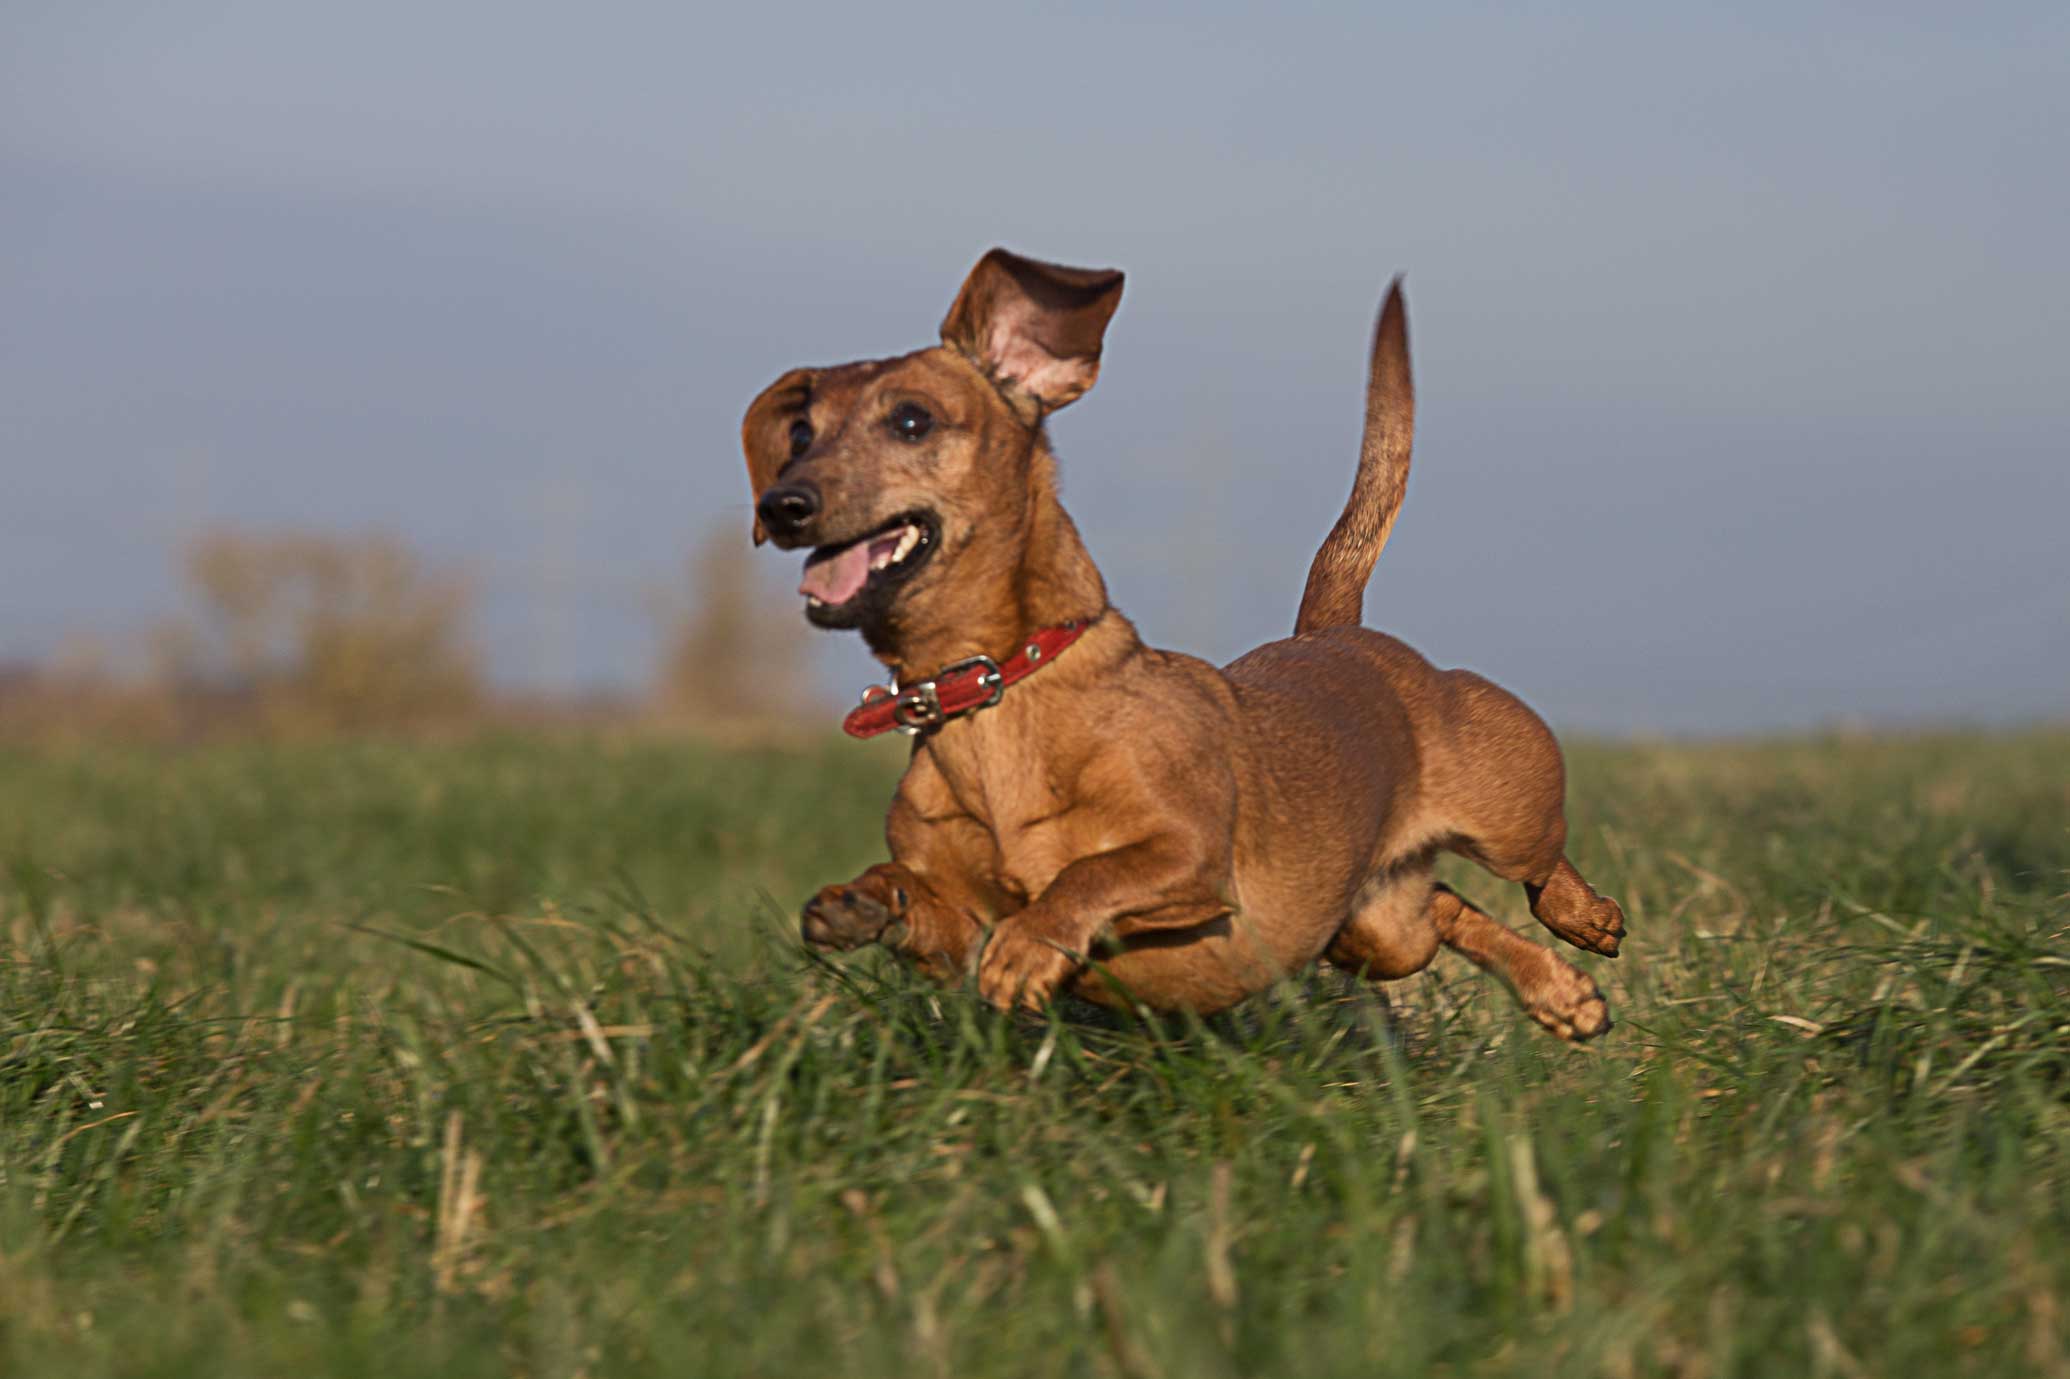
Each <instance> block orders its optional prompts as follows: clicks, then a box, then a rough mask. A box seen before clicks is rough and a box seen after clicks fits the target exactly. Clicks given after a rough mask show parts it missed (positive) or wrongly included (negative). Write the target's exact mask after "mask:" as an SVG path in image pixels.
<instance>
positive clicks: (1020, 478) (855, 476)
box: [741, 249, 1121, 644]
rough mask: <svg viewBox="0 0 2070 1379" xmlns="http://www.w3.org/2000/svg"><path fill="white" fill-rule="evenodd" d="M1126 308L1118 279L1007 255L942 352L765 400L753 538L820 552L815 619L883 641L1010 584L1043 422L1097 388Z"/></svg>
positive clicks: (955, 317) (810, 570)
mask: <svg viewBox="0 0 2070 1379" xmlns="http://www.w3.org/2000/svg"><path fill="white" fill-rule="evenodd" d="M1120 301H1121V274H1120V273H1117V272H1111V271H1098V270H1090V269H1081V268H1059V267H1056V266H1054V265H1052V264H1046V263H1038V262H1036V261H1034V260H1032V259H1024V258H1021V257H1019V256H1018V255H1015V254H1010V253H1008V252H1007V251H1006V250H1004V249H994V250H993V251H992V252H991V253H989V254H986V255H985V256H984V258H982V259H980V260H979V261H978V265H977V267H976V268H974V269H972V270H971V273H970V276H969V278H967V279H966V280H965V281H964V284H963V290H962V291H961V292H959V293H958V294H957V296H956V302H955V305H953V306H951V307H950V308H949V314H948V316H947V317H946V318H945V319H944V320H943V321H942V328H941V336H942V343H941V344H940V345H939V346H936V347H933V348H930V349H924V350H918V351H915V352H914V353H912V354H908V355H902V356H900V357H898V358H896V359H882V360H873V361H869V362H865V363H856V364H842V365H839V366H836V367H833V368H823V369H793V370H792V371H791V372H789V373H787V374H785V375H784V376H783V377H781V378H779V379H777V380H776V382H774V383H772V384H770V385H769V387H768V388H767V389H765V390H764V391H763V393H762V395H761V396H760V397H758V398H756V399H755V401H754V403H753V405H751V406H750V407H749V408H748V413H747V419H746V420H745V421H744V422H743V423H742V425H741V442H742V444H743V446H744V447H745V449H746V451H747V465H748V478H749V480H750V481H751V482H752V483H753V485H754V489H755V500H756V501H755V531H754V535H755V542H756V544H757V545H760V544H761V543H762V542H763V541H764V540H769V541H774V542H775V543H776V544H777V545H778V546H781V547H783V548H784V549H786V550H793V549H799V548H810V550H811V554H810V555H809V556H807V557H806V560H805V574H804V578H803V580H802V581H801V582H800V584H799V586H798V592H799V593H801V594H803V595H804V596H805V600H806V604H805V608H806V616H807V617H808V618H810V619H811V620H812V621H813V622H814V623H816V624H818V625H819V626H821V627H853V628H860V629H862V630H863V632H864V634H865V635H866V636H868V637H869V639H870V640H871V642H872V643H873V644H880V643H883V642H885V641H887V640H888V637H887V633H886V629H887V628H888V627H889V626H891V625H892V624H893V623H894V622H895V621H896V620H897V619H898V617H899V616H900V615H902V614H903V613H905V612H908V611H910V610H911V609H912V608H913V607H914V606H915V605H916V604H921V603H926V602H930V601H932V600H935V599H937V598H938V597H940V596H941V595H942V594H943V592H944V591H947V590H951V589H953V588H955V587H957V586H959V585H983V584H994V583H996V582H997V581H999V580H1000V579H1002V578H1011V577H1012V575H1013V572H1014V571H1015V570H1017V569H1019V568H1020V564H1021V559H1020V557H1021V548H1022V543H1024V542H1025V541H1026V539H1027V517H1028V507H1029V493H1030V478H1031V472H1032V466H1033V464H1034V463H1035V455H1036V453H1037V451H1038V449H1039V446H1040V440H1041V434H1042V419H1043V418H1044V417H1045V416H1046V415H1047V414H1048V413H1050V412H1052V411H1054V410H1056V409H1057V408H1059V407H1062V406H1065V405H1066V404H1068V403H1070V402H1072V401H1075V400H1076V399H1077V398H1079V397H1081V396H1083V395H1084V393H1085V391H1086V390H1087V389H1088V388H1090V387H1092V385H1093V380H1094V379H1096V378H1097V377H1098V376H1099V372H1100V342H1101V339H1102V337H1103V336H1104V334H1105V332H1106V329H1107V321H1108V319H1109V318H1110V317H1112V316H1113V314H1114V308H1115V307H1116V306H1118V305H1119V304H1120Z"/></svg>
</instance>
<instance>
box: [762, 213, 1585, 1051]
mask: <svg viewBox="0 0 2070 1379" xmlns="http://www.w3.org/2000/svg"><path fill="white" fill-rule="evenodd" d="M1121 288H1122V275H1121V274H1120V273H1119V272H1116V271H1111V270H1091V269H1081V268H1065V267H1060V266H1057V265H1054V264H1049V263H1043V262H1038V261H1036V260H1033V259H1028V258H1023V257H1021V256H1019V255H1016V254H1013V253H1009V252H1007V251H1006V250H1004V249H994V250H992V251H991V252H990V253H987V254H986V255H985V256H984V257H983V258H982V259H981V260H979V262H978V264H977V266H976V267H975V268H974V269H973V270H972V271H971V273H970V275H969V277H968V279H967V280H966V281H965V282H964V284H963V287H962V289H961V291H960V292H959V293H958V294H957V296H956V299H955V302H954V304H953V305H952V306H951V307H950V308H949V313H948V316H947V317H946V318H945V319H944V320H943V322H942V325H941V344H940V345H938V346H932V347H929V348H925V349H921V350H918V351H915V352H913V353H911V354H904V355H900V356H898V357H896V358H891V359H881V360H872V361H866V362H858V363H851V364H842V365H838V366H833V367H826V368H800V369H793V370H791V371H790V372H788V373H786V374H784V375H783V376H782V377H780V378H778V379H777V380H776V381H775V382H774V383H772V384H771V385H770V386H769V387H768V388H767V389H765V390H764V391H763V392H762V394H761V395H760V396H759V397H757V398H756V399H755V401H754V402H753V404H752V405H750V406H749V408H748V411H747V416H746V419H745V420H744V422H743V423H742V428H741V438H742V444H743V448H744V449H745V451H746V455H747V467H748V475H749V479H750V481H751V483H752V484H753V490H754V495H755V521H754V533H753V535H754V540H755V543H756V544H757V545H760V544H762V543H763V542H764V541H765V540H766V541H771V542H774V543H775V544H776V546H778V547H779V548H781V549H784V550H805V551H808V552H809V554H808V555H807V557H806V560H805V567H804V575H803V578H802V581H801V583H800V585H799V592H800V593H801V594H803V595H804V596H805V599H806V616H807V618H808V619H809V620H810V621H811V622H812V623H814V624H816V625H817V626H819V627H822V628H845V629H854V630H856V631H859V632H860V633H861V634H862V636H863V639H864V641H865V642H867V644H868V645H869V648H870V650H871V652H872V653H873V654H874V655H875V656H876V657H877V659H878V660H879V661H881V662H883V663H884V665H886V666H887V667H888V668H889V669H890V671H891V675H892V685H891V686H890V687H888V688H884V687H879V688H876V689H873V690H872V691H870V692H869V693H868V694H866V696H865V699H864V702H863V703H862V704H861V705H860V706H858V707H857V708H856V709H855V710H854V712H852V713H851V714H850V715H849V718H848V722H847V727H848V729H849V731H850V732H851V733H854V734H856V735H858V736H868V735H872V734H874V733H876V732H880V731H888V730H891V729H893V728H897V729H900V730H903V731H906V732H908V733H910V734H912V754H911V758H910V760H909V762H908V763H907V766H906V769H905V774H904V776H903V777H902V779H901V780H900V782H899V785H898V789H897V792H896V794H895V795H894V796H893V798H892V802H891V807H890V812H889V816H888V818H887V820H886V825H885V833H886V837H887V840H888V842H889V845H890V853H891V857H890V860H889V861H885V862H879V863H877V864H876V865H874V866H871V867H870V868H868V869H867V870H865V871H864V872H863V873H862V874H861V875H860V876H858V877H856V878H855V879H854V880H852V881H846V882H840V883H836V884H833V885H829V886H826V887H825V888H823V889H822V890H820V891H819V892H818V894H817V895H815V896H814V897H813V898H812V899H811V900H810V901H809V902H808V903H807V904H806V905H805V907H804V911H803V915H802V919H801V928H802V933H803V937H804V940H805V942H806V943H807V944H809V945H811V946H813V947H815V948H817V949H822V950H846V949H854V948H859V947H863V946H865V945H870V944H881V945H884V946H886V947H888V948H890V949H892V950H893V951H894V952H896V953H898V954H900V955H901V956H902V957H904V958H905V959H907V960H909V961H910V962H912V963H913V964H915V965H916V966H918V967H919V968H920V969H921V970H922V971H924V972H926V973H928V974H929V975H931V976H933V977H935V978H937V979H939V980H942V981H959V980H966V979H968V978H969V976H970V975H971V974H973V973H974V974H975V977H976V982H977V989H978V991H979V992H980V994H981V995H982V996H983V997H984V998H985V999H986V1000H988V1001H990V1002H991V1003H993V1004H994V1005H996V1006H999V1007H1001V1008H1002V1009H1010V1008H1014V1007H1017V1006H1018V1007H1027V1008H1040V1007H1041V1006H1042V1005H1044V1004H1045V1003H1047V1002H1049V1001H1051V1000H1052V999H1054V998H1056V997H1057V996H1059V995H1060V994H1062V993H1066V992H1068V993H1071V994H1075V995H1077V996H1080V997H1083V998H1086V999H1089V1000H1092V1001H1095V1002H1099V1003H1101V1004H1104V1005H1109V1006H1124V1007H1136V1006H1141V1007H1148V1008H1150V1009H1153V1010H1160V1011H1193V1012H1198V1013H1202V1014H1206V1013H1210V1012H1213V1011H1217V1010H1221V1009H1224V1008H1225V1007H1228V1006H1230V1005H1233V1004H1235V1003H1236V1002H1238V1001H1241V1000H1243V999H1244V998H1245V997H1247V996H1250V995H1253V994H1255V993H1257V992H1258V991H1260V990H1262V989H1264V988H1265V987H1267V986H1270V985H1272V984H1273V983H1275V982H1278V981H1280V980H1282V979H1284V978H1286V977H1288V976H1290V975H1292V974H1295V973H1297V972H1299V971H1301V970H1302V969H1304V968H1305V967H1306V966H1307V965H1308V964H1310V963H1312V962H1314V961H1316V960H1317V959H1323V960H1326V961H1328V962H1330V963H1332V964H1334V965H1336V966H1339V967H1342V968H1346V969H1349V970H1351V971H1353V972H1357V973H1362V974H1364V975H1365V976H1366V977H1368V978H1375V979H1383V980H1385V979H1396V978H1402V977H1407V976H1409V975H1410V974H1412V973H1415V972H1418V971H1421V970H1422V969H1423V968H1424V967H1426V966H1427V965H1428V964H1429V963H1430V962H1431V960H1432V958H1433V957H1434V956H1435V954H1436V953H1437V951H1438V949H1439V948H1440V947H1441V946H1442V947H1447V948H1450V949H1452V950H1453V951H1454V952H1457V953H1459V954H1460V955H1462V956H1463V957H1465V958H1467V959H1468V960H1469V961H1471V962H1473V963H1475V964H1476V965H1478V966H1479V967H1481V968H1483V969H1485V970H1486V971H1488V972H1490V973H1492V974H1493V975H1494V976H1496V977H1497V978H1499V979H1500V980H1501V981H1502V982H1503V983H1504V984H1505V985H1506V986H1507V987H1508V988H1509V989H1510V991H1511V992H1512V994H1513V995H1514V996H1515V998H1516V1000H1517V1002H1518V1004H1519V1005H1520V1006H1521V1008H1522V1009H1523V1010H1524V1012H1525V1013H1526V1014H1528V1015H1529V1016H1530V1018H1531V1019H1533V1020H1535V1021H1536V1022H1537V1023H1538V1024H1540V1025H1542V1026H1544V1027H1545V1028H1546V1029H1548V1030H1550V1031H1551V1032H1552V1033H1553V1034H1555V1035H1557V1036H1559V1037H1560V1038H1562V1039H1568V1040H1585V1039H1590V1038H1593V1037H1595V1036H1596V1035H1599V1034H1601V1033H1603V1032H1604V1031H1605V1030H1607V1029H1608V1028H1609V1027H1610V1017H1609V1010H1608V1007H1607V1006H1606V1004H1605V1002H1604V1000H1603V996H1602V993H1601V991H1600V990H1598V988H1597V986H1596V983H1595V982H1594V981H1592V980H1591V979H1590V978H1589V977H1588V975H1587V974H1586V973H1584V972H1582V971H1580V970H1579V969H1577V968H1576V967H1574V966H1573V965H1572V964H1570V963H1569V962H1567V961H1566V960H1565V959H1564V958H1562V957H1560V956H1559V955H1558V954H1557V953H1555V952H1554V951H1553V950H1551V949H1550V948H1547V947H1545V946H1543V945H1540V944H1538V943H1534V942H1532V941H1531V940H1529V939H1526V938H1525V937H1523V936H1522V935H1521V934H1519V933H1517V932H1515V931H1514V930H1512V929H1510V928H1508V927H1506V926H1504V925H1503V924H1500V923H1498V922H1497V921H1496V920H1494V919H1492V918H1490V917H1489V916H1488V915H1487V914H1486V913H1484V912H1483V911H1481V910H1479V909H1477V908H1475V907H1474V906H1473V905H1472V904H1470V903H1468V902H1467V901H1466V900H1465V899H1463V898H1462V897H1461V896H1459V895H1458V894H1457V893H1456V892H1454V891H1453V890H1451V889H1450V888H1449V887H1446V886H1444V885H1441V884H1439V883H1437V882H1436V881H1435V879H1434V876H1433V863H1434V859H1435V858H1436V856H1437V854H1438V853H1439V852H1441V851H1449V852H1453V853H1456V854H1459V855H1461V856H1464V857H1467V858H1470V859H1471V860H1473V861H1474V862H1476V863H1478V864H1479V865H1480V866H1482V867H1484V868H1486V869H1487V870H1488V871H1490V872H1492V873H1494V874H1495V875H1496V876H1498V877H1501V878H1503V879H1504V880H1507V881H1513V882H1516V883H1519V884H1520V885H1521V886H1522V887H1523V889H1524V894H1525V896H1526V898H1527V900H1528V903H1529V906H1530V909H1531V913H1532V914H1533V915H1535V916H1536V917H1537V918H1538V920H1539V921H1540V922H1541V923H1542V924H1544V925H1545V927H1546V928H1548V929H1550V930H1551V931H1552V932H1553V933H1554V934H1555V935H1557V936H1558V937H1560V938H1561V939H1563V940H1565V941H1566V942H1568V943H1570V944H1573V945H1575V946H1576V947H1579V948H1582V949H1585V950H1587V951H1588V952H1591V953H1597V954H1600V955H1602V956H1604V957H1613V958H1614V957H1616V956H1617V953H1618V949H1619V945H1620V943H1621V941H1622V938H1623V935H1624V914H1623V911H1622V909H1621V908H1620V907H1619V906H1618V904H1617V902H1615V901H1614V900H1610V899H1608V898H1606V897H1604V896H1601V895H1598V894H1597V893H1596V892H1595V891H1594V890H1593V889H1591V888H1590V886H1589V884H1588V883H1587V882H1586V881H1585V880H1583V879H1582V876H1581V874H1580V873H1579V872H1578V871H1576V870H1575V868H1574V865H1573V864H1572V863H1571V862H1570V861H1568V860H1567V858H1566V856H1565V843H1566V836H1567V827H1566V819H1565V812H1564V795H1565V782H1564V768H1563V765H1562V761H1561V756H1560V749H1559V745H1558V743H1557V742H1555V740H1554V738H1553V735H1552V733H1551V732H1550V731H1549V730H1548V729H1547V728H1546V726H1545V724H1544V723H1543V722H1542V721H1540V719H1539V718H1538V717H1537V715H1535V714H1534V713H1532V712H1531V710H1530V709H1528V708H1526V707H1525V706H1524V704H1523V703H1522V702H1521V701H1520V700H1518V699H1517V698H1516V697H1514V696H1513V695H1511V694H1510V693H1508V692H1507V691H1505V690H1503V689H1501V688H1499V687H1498V686H1496V685H1494V684H1493V683H1491V682H1489V681H1488V680H1485V679H1483V678H1481V677H1480V676H1478V675H1475V674H1473V673H1471V672H1468V671H1463V670H1439V669H1436V668H1435V667H1433V666H1432V665H1431V664H1430V663H1429V662H1428V661H1426V660H1425V659H1424V658H1423V657H1422V656H1420V655H1418V654H1417V653H1416V652H1415V651H1413V650H1411V649H1410V648H1409V647H1407V646H1406V645H1404V644H1403V643H1401V642H1399V641H1397V640H1395V639H1394V638H1392V637H1389V636H1386V635H1384V634H1382V633H1379V632H1375V631H1371V630H1368V629H1367V628H1365V627H1362V626H1361V625H1360V616H1361V608H1362V604H1363V600H1364V590H1365V586H1366V582H1367V579H1368V577H1369V576H1370V575H1371V572H1372V569H1373V563H1374V561H1375V560H1376V559H1377V558H1378V557H1379V554H1380V550H1381V547H1382V546H1383V545H1385V544H1386V541H1387V537H1388V533H1389V531H1390V529H1391V528H1392V526H1393V524H1394V519H1395V515H1396V512H1397V510H1398V509H1399V507H1400V505H1401V501H1402V493H1403V489H1404V486H1405V484H1406V481H1407V478H1408V471H1409V449H1410V438H1411V434H1412V431H1413V426H1414V394H1413V390H1412V384H1411V379H1410V371H1409V345H1408V320H1407V309H1406V306H1405V304H1404V302H1403V297H1402V289H1401V280H1400V279H1399V278H1397V279H1396V280H1395V281H1394V283H1393V285H1392V287H1391V288H1390V289H1389V292H1388V294H1387V297H1386V300H1385V303H1384V305H1383V306H1382V308H1381V312H1380V316H1379V321H1378V324H1377V326H1376V329H1375V332H1374V339H1373V349H1372V356H1371V367H1370V376H1369V383H1368V390H1367V402H1366V425H1365V436H1364V442H1363V445H1362V448H1361V452H1360V457H1359V464H1358V471H1357V477H1356V479H1355V480H1354V482H1353V487H1352V492H1351V497H1350V500H1349V502H1348V503H1347V504H1346V505H1345V508H1344V513H1343V515H1342V517H1341V518H1339V520H1338V521H1337V523H1336V525H1335V527H1334V528H1333V529H1332V530H1331V532H1330V534H1329V536H1328V538H1327V539H1326V540H1325V541H1324V542H1323V544H1322V547H1321V549H1320V550H1319V551H1318V552H1317V554H1316V556H1315V559H1314V563H1313V566H1312V567H1311V569H1310V571H1309V574H1308V583H1307V586H1306V588H1305V590H1304V591H1303V594H1302V597H1301V605H1300V612H1299V615H1298V617H1297V619H1296V621H1295V624H1294V635H1293V636H1292V637H1291V638H1289V639H1287V640H1284V641H1276V642H1271V643H1268V644H1267V645H1265V646H1261V647H1259V648H1258V649H1257V650H1255V651H1252V652H1250V653H1249V654H1248V655H1246V656H1243V657H1242V658H1241V659H1239V660H1237V661H1235V662H1233V663H1231V664H1230V665H1228V666H1226V667H1223V668H1221V669H1216V668H1215V667H1214V666H1211V665H1209V664H1207V663H1206V662H1204V661H1201V660H1198V659H1196V658H1194V657H1191V656H1186V655H1182V654H1179V653H1176V652H1170V651H1160V650H1156V649H1154V648H1152V647H1150V646H1147V645H1145V644H1144V642H1143V640H1142V639H1141V638H1140V637H1139V636H1138V635H1137V633H1136V629H1135V627H1134V625H1133V624H1132V623H1130V621H1129V620H1128V619H1127V618H1126V617H1124V616H1123V615H1122V614H1121V613H1120V612H1119V611H1118V610H1116V609H1115V608H1113V607H1112V606H1110V605H1109V603H1108V602H1107V590H1106V586H1105V584H1104V583H1103V582H1102V580H1101V578H1100V572H1099V569H1098V567H1097V566H1096V565H1095V564H1094V563H1093V560H1092V557H1091V556H1090V555H1089V554H1088V553H1087V551H1086V547H1085V543H1084V542H1083V541H1082V540H1081V539H1080V537H1079V533H1078V529H1077V528H1076V527H1075V526H1074V525H1073V524H1072V521H1071V518H1070V517H1069V516H1068V515H1067V514H1066V513H1065V511H1064V509H1063V507H1062V505H1061V504H1060V503H1059V501H1058V497H1057V465H1056V460H1055V458H1054V456H1053V454H1052V452H1051V450H1050V447H1049V442H1048V439H1047V436H1046V433H1045V430H1044V424H1043V423H1044V420H1045V418H1047V417H1048V415H1049V414H1050V413H1051V412H1053V411H1055V410H1056V409H1058V408H1060V407H1065V406H1068V405H1070V404H1071V403H1072V402H1074V401H1076V400H1077V399H1078V398H1080V397H1082V396H1084V394H1085V393H1086V391H1087V390H1088V389H1090V388H1091V387H1092V386H1093V383H1094V380H1095V379H1097V378H1098V376H1099V370H1100V351H1101V344H1102V341H1103V338H1104V336H1105V332H1106V328H1107V324H1108V321H1109V320H1110V319H1111V318H1112V316H1113V314H1114V311H1115V308H1116V307H1117V306H1118V305H1119V304H1120V300H1121Z"/></svg>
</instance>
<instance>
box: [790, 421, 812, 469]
mask: <svg viewBox="0 0 2070 1379" xmlns="http://www.w3.org/2000/svg"><path fill="white" fill-rule="evenodd" d="M811 448H812V423H811V422H809V421H794V422H792V423H791V458H792V459H794V460H795V459H797V458H798V457H799V456H800V455H802V454H804V453H805V452H806V451H808V450H810V449H811Z"/></svg>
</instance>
